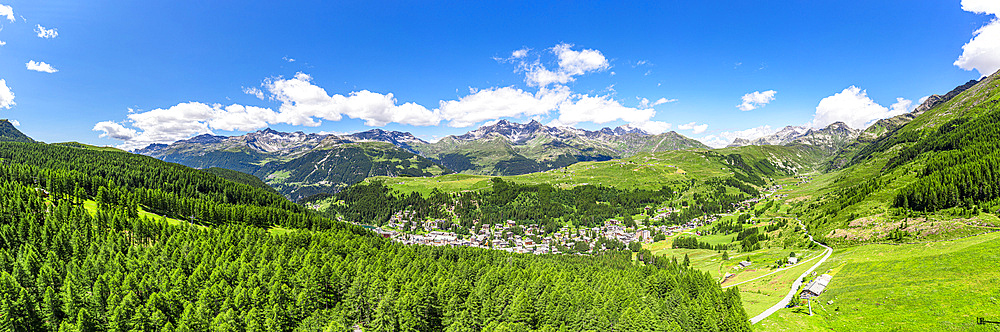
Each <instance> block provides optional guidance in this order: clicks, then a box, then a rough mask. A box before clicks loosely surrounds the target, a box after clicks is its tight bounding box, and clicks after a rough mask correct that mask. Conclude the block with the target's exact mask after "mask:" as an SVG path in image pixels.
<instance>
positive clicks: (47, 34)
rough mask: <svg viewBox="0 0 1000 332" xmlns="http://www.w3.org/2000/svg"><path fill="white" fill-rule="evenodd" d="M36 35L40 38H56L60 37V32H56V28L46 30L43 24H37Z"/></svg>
mask: <svg viewBox="0 0 1000 332" xmlns="http://www.w3.org/2000/svg"><path fill="white" fill-rule="evenodd" d="M35 33H36V34H38V37H39V38H56V37H58V36H59V31H56V28H52V29H46V28H45V27H43V26H42V25H41V24H35Z"/></svg>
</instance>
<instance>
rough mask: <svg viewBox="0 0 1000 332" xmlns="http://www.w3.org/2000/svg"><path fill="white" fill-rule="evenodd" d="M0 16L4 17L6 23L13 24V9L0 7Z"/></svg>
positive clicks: (4, 6)
mask: <svg viewBox="0 0 1000 332" xmlns="http://www.w3.org/2000/svg"><path fill="white" fill-rule="evenodd" d="M0 16H6V17H7V20H8V21H11V22H14V8H12V7H11V6H6V5H0Z"/></svg>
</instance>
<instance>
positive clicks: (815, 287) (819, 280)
mask: <svg viewBox="0 0 1000 332" xmlns="http://www.w3.org/2000/svg"><path fill="white" fill-rule="evenodd" d="M832 279H833V276H831V275H829V274H824V275H821V276H819V277H816V279H813V281H811V282H809V284H808V285H806V287H805V288H804V289H802V294H801V295H799V297H800V298H803V299H810V298H814V297H817V296H820V294H823V291H824V290H826V285H827V284H829V283H830V280H832Z"/></svg>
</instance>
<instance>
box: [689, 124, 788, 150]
mask: <svg viewBox="0 0 1000 332" xmlns="http://www.w3.org/2000/svg"><path fill="white" fill-rule="evenodd" d="M776 132H777V131H775V130H774V128H771V126H768V125H763V126H759V127H753V128H749V129H744V130H737V131H724V132H721V133H719V134H718V135H708V136H705V137H704V138H702V139H701V142H702V143H705V145H708V146H711V147H713V148H721V147H725V146H727V145H729V144H730V143H732V142H733V140H735V139H737V138H743V139H748V140H752V139H757V138H760V137H764V136H767V135H772V134H774V133H776Z"/></svg>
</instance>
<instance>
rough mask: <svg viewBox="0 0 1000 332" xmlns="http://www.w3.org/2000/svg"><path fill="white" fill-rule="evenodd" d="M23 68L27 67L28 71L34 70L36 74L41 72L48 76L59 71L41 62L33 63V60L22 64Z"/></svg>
mask: <svg viewBox="0 0 1000 332" xmlns="http://www.w3.org/2000/svg"><path fill="white" fill-rule="evenodd" d="M24 66H25V67H27V68H28V70H34V71H37V72H43V73H49V74H51V73H54V72H57V71H59V70H58V69H55V68H52V65H50V64H47V63H45V62H42V61H38V62H35V60H31V61H28V63H26V64H24Z"/></svg>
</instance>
